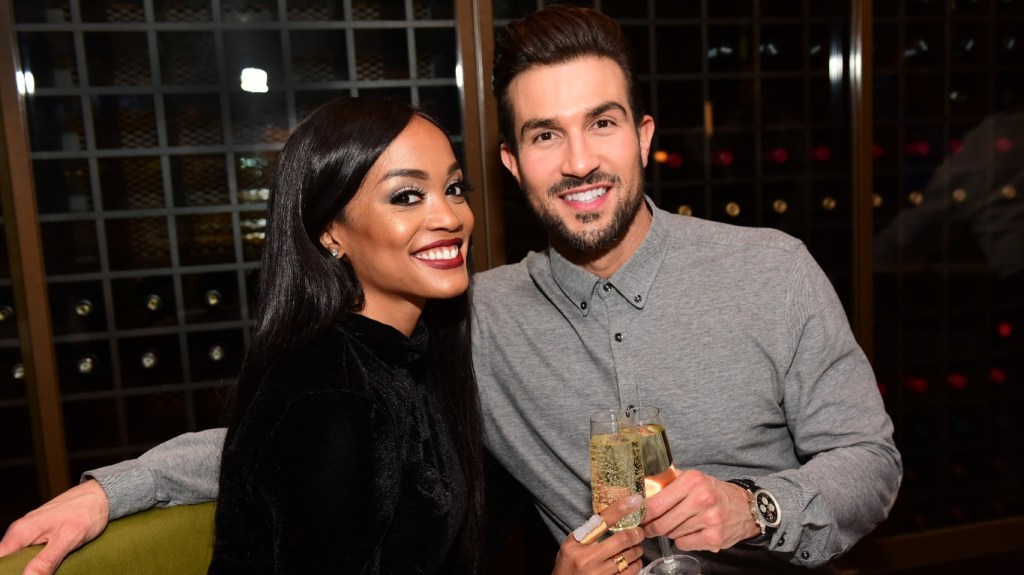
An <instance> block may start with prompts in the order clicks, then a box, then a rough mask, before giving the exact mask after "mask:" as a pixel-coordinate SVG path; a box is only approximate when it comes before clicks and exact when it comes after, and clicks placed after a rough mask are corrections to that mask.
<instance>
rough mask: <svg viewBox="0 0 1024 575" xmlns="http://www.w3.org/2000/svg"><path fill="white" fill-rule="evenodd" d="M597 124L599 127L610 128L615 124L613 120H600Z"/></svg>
mask: <svg viewBox="0 0 1024 575" xmlns="http://www.w3.org/2000/svg"><path fill="white" fill-rule="evenodd" d="M596 124H597V127H598V128H609V127H611V126H612V125H613V124H612V121H611V120H598V121H597V122H596Z"/></svg>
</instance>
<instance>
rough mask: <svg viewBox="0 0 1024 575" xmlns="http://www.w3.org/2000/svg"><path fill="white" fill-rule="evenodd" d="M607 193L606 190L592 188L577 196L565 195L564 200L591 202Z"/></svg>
mask: <svg viewBox="0 0 1024 575" xmlns="http://www.w3.org/2000/svg"><path fill="white" fill-rule="evenodd" d="M607 193H608V188H594V189H593V190H588V191H586V192H581V193H578V194H566V195H565V199H566V200H568V201H570V202H592V201H594V200H596V199H597V198H600V197H601V196H603V195H605V194H607Z"/></svg>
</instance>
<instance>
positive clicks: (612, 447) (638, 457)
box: [590, 409, 647, 531]
mask: <svg viewBox="0 0 1024 575" xmlns="http://www.w3.org/2000/svg"><path fill="white" fill-rule="evenodd" d="M590 487H591V492H592V493H593V498H594V513H600V512H601V511H602V510H604V508H605V507H608V506H609V505H611V504H612V503H615V502H616V501H618V500H620V499H623V498H625V497H629V496H630V495H633V494H636V493H640V494H643V493H644V470H643V459H642V452H641V451H640V441H639V436H638V435H637V433H636V429H634V427H633V426H632V424H631V422H630V421H629V419H628V417H627V414H626V413H625V412H624V411H622V410H618V409H606V410H604V411H599V412H597V413H595V414H593V415H591V416H590ZM646 511H647V502H646V500H644V502H643V503H641V504H640V508H639V509H637V510H636V511H634V512H633V513H630V514H629V515H626V516H625V517H623V518H622V519H620V520H619V521H618V523H616V524H615V525H610V526H609V527H608V528H609V529H610V530H612V531H620V530H622V529H630V528H633V527H636V526H638V525H640V520H641V519H643V516H644V513H645V512H646Z"/></svg>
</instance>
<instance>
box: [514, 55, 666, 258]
mask: <svg viewBox="0 0 1024 575" xmlns="http://www.w3.org/2000/svg"><path fill="white" fill-rule="evenodd" d="M508 95H509V100H510V102H511V103H512V113H513V116H514V118H513V122H514V123H513V125H514V127H515V137H516V143H517V145H518V149H519V153H518V156H517V155H515V154H513V153H512V151H511V149H509V148H508V147H506V146H503V147H502V150H501V156H502V161H503V162H504V164H505V167H506V168H508V169H509V171H510V172H512V175H513V176H514V177H515V178H516V180H517V181H518V182H519V186H520V187H521V188H522V189H523V191H524V192H525V193H526V197H527V199H528V201H529V204H530V207H531V208H532V209H533V211H534V212H535V213H536V214H537V216H538V217H539V218H540V219H541V221H542V223H543V224H544V226H545V227H546V228H547V230H548V233H549V234H550V235H551V241H552V244H553V245H554V246H555V247H556V248H569V249H573V250H580V251H602V250H606V249H608V248H610V247H612V246H613V245H615V244H616V242H617V241H618V240H621V239H622V238H623V237H624V236H625V235H626V234H627V233H628V232H629V231H630V225H631V224H632V223H633V221H634V220H635V219H636V217H637V214H638V213H639V212H640V208H641V206H643V189H644V173H643V171H644V167H646V165H647V157H648V152H649V150H650V144H651V137H652V136H653V134H654V121H653V120H652V119H651V117H650V116H644V118H643V119H642V120H641V122H640V126H639V128H637V127H636V126H635V125H634V122H633V117H632V112H631V111H630V108H629V97H628V93H627V89H626V79H625V76H624V75H623V73H622V70H621V69H619V66H618V65H617V64H616V63H615V62H614V61H612V60H610V59H607V58H597V57H587V58H584V59H582V60H575V61H572V62H569V63H565V64H558V65H554V66H542V67H537V68H532V69H530V70H528V71H526V72H523V73H522V74H520V75H519V76H516V78H515V79H514V80H512V83H511V84H510V85H509V90H508Z"/></svg>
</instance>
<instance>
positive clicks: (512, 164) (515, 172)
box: [501, 144, 523, 188]
mask: <svg viewBox="0 0 1024 575" xmlns="http://www.w3.org/2000/svg"><path fill="white" fill-rule="evenodd" d="M501 163H502V164H505V168H506V169H507V170H508V171H509V173H511V174H512V177H513V178H515V179H516V183H517V184H519V187H520V188H522V187H523V182H522V180H520V179H519V159H518V158H517V157H516V154H515V152H513V151H512V148H510V147H509V145H508V144H502V145H501Z"/></svg>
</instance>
